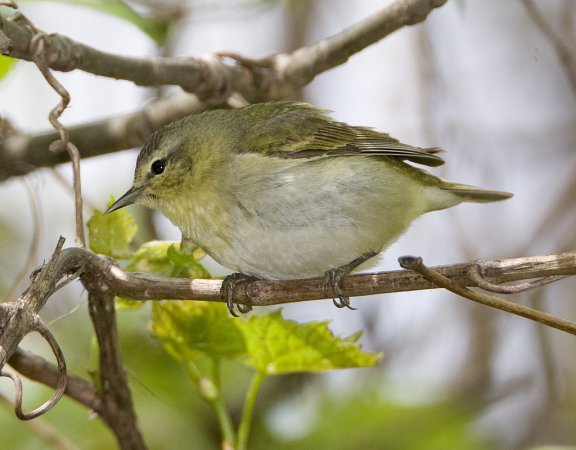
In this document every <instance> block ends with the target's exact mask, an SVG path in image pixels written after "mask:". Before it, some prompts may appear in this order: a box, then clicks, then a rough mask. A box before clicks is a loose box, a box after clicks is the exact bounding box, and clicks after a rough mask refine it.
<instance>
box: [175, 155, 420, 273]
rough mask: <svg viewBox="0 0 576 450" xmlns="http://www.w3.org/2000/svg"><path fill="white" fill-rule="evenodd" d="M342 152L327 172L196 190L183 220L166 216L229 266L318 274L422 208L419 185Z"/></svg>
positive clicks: (394, 234)
mask: <svg viewBox="0 0 576 450" xmlns="http://www.w3.org/2000/svg"><path fill="white" fill-rule="evenodd" d="M346 159H347V161H344V159H343V160H342V165H338V164H334V162H335V161H334V160H332V161H330V164H331V166H333V167H332V174H331V176H330V178H329V179H322V175H321V174H320V176H319V172H318V171H317V170H312V169H313V167H310V170H297V171H293V170H283V171H282V172H276V173H274V172H272V173H271V172H268V174H267V176H266V177H259V178H255V177H251V178H249V179H248V181H247V182H244V183H243V184H240V185H239V187H236V189H235V190H234V191H232V192H231V193H230V192H229V193H228V194H227V195H223V194H222V193H214V195H213V196H212V198H211V199H210V198H209V196H208V194H206V196H205V197H202V198H199V197H198V196H197V197H196V198H195V199H193V200H191V202H190V210H191V211H192V214H190V216H189V217H187V218H186V220H185V223H181V224H179V223H177V222H176V221H174V220H173V221H174V222H175V223H176V225H178V226H179V227H180V228H181V229H182V231H183V233H184V234H185V235H187V236H189V237H190V238H191V239H192V240H194V241H195V242H196V243H197V244H198V245H199V246H201V247H203V248H204V249H205V250H206V251H207V253H208V254H210V256H212V257H213V258H214V259H215V260H216V261H218V262H219V263H221V264H222V265H224V266H226V267H228V268H230V269H232V270H235V271H238V272H241V273H245V274H250V275H254V276H257V277H260V278H266V279H298V278H311V277H318V276H322V275H323V274H324V273H325V272H326V271H327V270H329V269H333V268H335V267H340V266H342V265H344V264H347V263H349V262H350V261H352V260H354V259H355V258H357V257H359V256H360V255H362V254H364V253H366V252H375V253H378V252H380V251H382V250H384V249H385V248H386V247H387V246H389V245H390V244H391V243H392V242H393V241H395V240H396V239H397V238H398V237H399V236H400V234H401V233H403V232H404V231H405V229H406V228H407V227H408V226H409V225H410V223H411V222H412V221H413V220H414V219H415V218H416V217H418V216H419V215H420V214H422V213H423V212H425V208H424V207H423V206H422V205H420V204H417V203H414V202H413V201H412V199H413V198H418V196H416V195H414V194H416V193H417V192H418V191H419V190H421V189H422V187H421V186H420V185H418V184H417V183H412V182H411V180H405V181H406V182H404V183H403V182H402V181H403V180H402V179H401V178H400V179H398V174H396V173H387V172H386V169H384V170H378V171H373V172H370V170H369V168H368V170H366V169H367V167H366V164H365V162H364V161H363V160H360V161H359V163H358V164H355V161H351V160H350V159H348V158H346ZM336 162H337V161H336ZM344 163H345V164H344ZM328 175H330V174H328ZM387 178H390V179H387ZM392 179H393V180H394V181H393V182H392V181H391V180H392ZM216 194H218V195H219V197H217V198H216V197H215V195H216ZM216 205H217V206H216ZM221 206H225V207H221Z"/></svg>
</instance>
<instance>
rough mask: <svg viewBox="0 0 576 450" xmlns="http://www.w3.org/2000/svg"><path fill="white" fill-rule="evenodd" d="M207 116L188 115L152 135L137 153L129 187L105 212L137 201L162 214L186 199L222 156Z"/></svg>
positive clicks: (220, 160)
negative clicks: (132, 180) (132, 177)
mask: <svg viewBox="0 0 576 450" xmlns="http://www.w3.org/2000/svg"><path fill="white" fill-rule="evenodd" d="M207 119H208V120H207ZM209 119H210V116H209V115H208V114H206V113H205V114H199V115H191V116H188V117H185V118H184V119H181V120H179V121H177V122H173V123H171V124H169V125H166V126H165V127H163V128H161V129H160V130H158V131H157V132H155V133H154V134H152V136H150V138H149V139H148V141H147V142H146V143H145V144H144V147H142V150H141V151H140V154H139V155H138V160H137V161H136V169H135V171H134V182H133V183H132V187H131V188H130V189H129V190H128V191H127V192H126V193H125V194H124V195H122V196H121V197H120V198H119V199H118V200H117V201H116V202H115V203H114V204H113V205H112V206H110V207H109V208H108V210H107V211H106V212H107V213H109V212H112V211H116V210H117V209H120V208H123V207H125V206H128V205H131V204H133V203H137V204H141V205H144V206H148V207H149V208H153V209H156V210H159V211H161V212H163V213H164V214H166V213H167V212H168V211H169V210H170V209H171V208H174V207H175V205H177V204H178V203H180V202H181V200H182V198H183V196H186V197H187V198H190V196H192V195H193V193H194V186H195V185H196V186H199V185H201V184H202V183H204V182H205V179H206V177H207V176H209V174H210V173H211V172H212V171H213V170H215V169H217V168H218V166H219V165H220V164H221V163H222V160H223V158H224V156H225V155H224V154H223V153H224V152H223V150H222V149H223V148H225V147H226V145H222V144H223V142H221V140H219V139H218V138H217V135H216V134H215V133H214V129H213V121H212V120H209ZM216 125H217V121H216ZM168 215H169V214H168Z"/></svg>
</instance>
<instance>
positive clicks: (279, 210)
mask: <svg viewBox="0 0 576 450" xmlns="http://www.w3.org/2000/svg"><path fill="white" fill-rule="evenodd" d="M439 151H440V149H438V148H420V147H413V146H411V145H407V144H403V143H401V142H399V141H398V140H396V139H394V138H392V137H391V136H389V135H388V134H385V133H380V132H377V131H375V130H373V129H371V128H366V127H357V126H351V125H348V124H345V123H342V122H337V121H334V120H333V119H331V118H330V117H329V116H328V115H327V113H326V111H324V110H321V109H318V108H316V107H314V106H312V105H309V104H305V103H296V102H288V101H283V102H270V103H260V104H254V105H250V106H246V107H244V108H240V109H233V110H224V109H221V110H213V111H208V112H204V113H202V114H194V115H190V116H188V117H185V118H183V119H181V120H179V121H177V122H173V123H171V124H169V125H167V126H165V127H163V128H162V129H160V130H158V131H157V132H155V133H154V134H153V135H152V136H151V137H150V138H149V139H148V141H147V142H146V144H145V145H144V147H143V148H142V150H141V152H140V154H139V156H138V160H137V163H136V170H135V175H134V183H133V185H132V187H131V188H130V189H129V190H128V192H126V193H125V194H124V195H123V196H122V197H120V198H119V199H118V200H117V201H116V202H115V203H114V204H113V205H112V206H110V208H109V209H108V211H107V212H111V211H115V210H117V209H119V208H123V207H125V206H127V205H130V204H132V203H137V204H142V205H145V206H148V207H150V208H153V209H155V210H157V211H160V212H161V213H162V214H164V215H165V216H166V217H168V218H169V219H170V220H171V221H172V222H173V223H174V224H175V225H176V226H177V227H178V228H180V230H181V231H182V235H183V237H185V238H188V239H191V240H192V241H193V242H194V243H196V244H197V245H198V246H200V247H202V248H203V249H204V250H205V251H206V252H207V253H208V254H209V255H210V256H212V257H213V258H214V259H215V260H216V261H218V262H219V263H221V264H222V265H224V266H226V267H228V268H230V269H233V270H235V271H238V272H239V274H241V275H238V274H235V275H232V276H230V277H228V278H227V279H226V280H224V283H223V294H224V295H225V297H226V300H227V303H228V308H229V309H230V311H231V313H233V314H234V308H233V295H232V294H233V287H234V285H235V284H236V283H237V282H239V280H240V281H241V280H244V279H246V278H250V277H256V278H263V279H272V280H287V279H299V278H312V277H319V276H322V277H323V282H322V286H323V287H324V290H325V292H326V293H327V295H328V296H333V297H337V298H338V300H335V304H336V305H337V306H339V307H344V306H347V307H349V306H350V303H349V298H348V297H347V296H346V295H345V294H344V293H343V292H342V290H341V288H340V280H341V278H342V277H344V276H346V275H347V274H349V273H350V272H351V271H352V270H354V269H355V268H357V267H358V266H359V265H360V264H362V263H364V262H366V261H367V260H369V259H370V258H372V257H374V256H376V255H377V254H378V253H380V252H382V251H383V250H385V249H386V248H387V247H388V246H389V245H390V244H392V243H393V242H394V241H395V240H396V239H397V238H398V237H399V236H400V235H401V234H402V233H403V232H404V231H405V230H406V229H407V228H408V226H409V225H410V224H411V223H412V221H413V220H414V219H416V218H417V217H419V216H420V215H422V214H424V213H426V212H429V211H434V210H439V209H445V208H450V207H452V206H455V205H457V204H459V203H461V202H478V203H485V202H494V201H499V200H504V199H507V198H510V197H511V196H512V194H509V193H507V192H500V191H494V190H488V189H481V188H478V187H474V186H469V185H465V184H459V183H453V182H450V181H446V180H443V179H440V178H438V177H435V176H433V175H431V174H429V173H428V172H425V171H423V170H421V169H418V168H416V167H413V166H412V165H410V164H407V163H406V162H405V161H408V162H410V163H416V164H423V165H427V166H438V165H441V164H443V163H444V161H443V160H442V159H441V158H440V157H439V156H438V155H437V153H438V152H439Z"/></svg>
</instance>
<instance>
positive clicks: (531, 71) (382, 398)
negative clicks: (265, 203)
mask: <svg viewBox="0 0 576 450" xmlns="http://www.w3.org/2000/svg"><path fill="white" fill-rule="evenodd" d="M388 3H391V2H390V1H388V2H381V1H376V0H359V1H354V2H350V1H345V0H310V1H304V0H233V1H218V0H213V1H210V0H165V1H149V0H138V1H131V2H129V3H125V2H121V1H115V0H93V1H85V0H83V1H65V2H50V1H26V2H21V3H19V4H20V6H21V8H22V10H23V11H24V13H25V14H26V15H27V16H28V17H29V18H30V19H31V20H32V21H33V23H35V24H36V25H37V26H38V27H39V28H40V29H42V30H44V31H46V32H58V33H61V34H64V35H67V36H70V37H72V38H74V39H77V40H79V41H81V42H84V43H87V44H89V45H92V46H94V47H96V48H99V49H102V50H105V51H110V52H114V53H122V54H132V55H143V56H148V55H175V56H176V55H195V56H196V55H201V54H204V53H207V52H210V51H214V50H222V49H226V50H232V51H236V52H238V53H240V54H243V55H245V56H255V57H258V56H262V55H265V54H269V53H271V52H282V51H289V50H292V49H295V48H297V47H299V46H301V45H305V44H309V43H312V42H316V41H317V40H318V39H321V38H323V37H326V36H329V35H331V34H334V33H336V32H338V31H340V30H341V29H343V28H345V27H347V26H350V25H351V24H353V23H354V22H356V21H358V20H360V19H361V18H363V17H366V16H368V15H369V14H371V13H373V12H375V11H377V10H379V9H380V8H382V7H383V6H384V4H388ZM4 12H6V11H5V10H3V13H4ZM575 21H576V3H575V2H573V0H532V1H529V0H510V1H507V2H502V1H499V0H459V1H456V0H453V1H450V2H448V4H447V5H445V6H444V7H442V8H440V9H438V10H435V11H434V12H433V13H432V14H431V15H430V17H429V19H428V20H427V21H426V22H425V23H424V24H421V25H418V26H417V27H411V28H406V29H402V30H400V31H398V32H396V33H395V34H393V35H392V36H390V37H389V38H387V39H385V40H384V41H382V42H380V43H378V44H376V45H374V46H372V47H370V48H368V49H367V50H365V51H363V52H362V53H360V54H358V55H356V56H354V57H353V58H351V59H350V61H349V62H348V63H347V64H346V65H344V66H342V67H338V68H336V69H334V70H332V71H330V72H327V73H325V74H322V75H320V76H319V77H318V78H317V79H316V80H315V81H314V82H313V83H311V84H310V85H309V86H308V87H306V88H305V89H304V90H303V91H302V93H301V98H302V99H304V100H306V101H310V102H312V103H315V104H317V105H319V106H321V107H325V108H329V109H331V110H333V111H334V117H335V118H337V119H339V120H344V121H347V122H350V123H352V124H357V125H366V126H373V127H376V128H378V129H380V130H383V131H387V132H389V133H391V134H392V135H393V136H396V137H398V138H400V139H402V140H404V141H407V142H409V143H413V144H416V145H424V146H442V147H443V148H445V149H447V153H446V155H445V157H446V159H447V164H446V165H445V166H443V167H442V168H440V169H439V170H435V173H437V174H439V175H441V176H443V177H446V178H449V179H454V180H460V181H462V182H466V183H470V184H477V185H485V186H487V187H493V188H497V189H502V190H508V191H512V192H514V193H515V194H516V197H515V198H514V199H513V200H511V201H508V202H505V203H502V204H495V205H486V206H475V205H465V206H461V207H458V208H455V209H453V210H449V211H446V212H442V213H439V214H431V215H428V216H426V217H424V218H422V219H420V220H419V222H418V223H416V224H415V225H414V226H413V227H412V229H411V230H410V231H409V232H408V233H406V235H405V236H404V237H403V238H402V239H401V240H400V241H399V242H398V243H397V244H396V245H395V246H393V247H392V248H391V249H389V250H388V252H387V253H386V255H385V256H384V258H383V260H382V265H381V269H383V270H386V269H396V268H397V264H396V259H397V257H398V256H400V255H403V254H417V255H420V256H423V257H424V260H425V261H426V262H427V263H428V264H432V265H434V264H449V263H452V262H458V261H463V260H471V259H476V258H505V257H515V256H528V255H537V254H546V253H554V252H561V251H564V250H574V248H575V247H576V233H575V232H574V230H575V229H576V208H575V206H576V204H575V203H576V178H575V177H574V173H575V169H576V153H575V152H574V149H575V148H576V127H574V124H575V121H576V86H574V79H575V78H574V72H575V71H576V68H575V67H576V66H575V64H574V62H573V61H574V60H575V58H576V56H575V55H576V23H575ZM120 37H121V38H120ZM562 55H564V56H562ZM566 55H568V57H566ZM56 76H57V78H58V79H59V80H60V81H61V82H62V83H63V84H64V86H66V88H67V89H69V91H70V93H71V95H72V104H71V107H70V108H69V109H68V110H67V111H66V113H65V114H64V116H63V118H62V120H63V122H64V124H66V125H73V124H78V123H84V122H88V121H93V120H98V119H101V118H104V117H109V116H113V115H118V114H123V113H128V112H132V111H134V110H138V109H140V108H141V107H142V105H143V104H144V103H145V102H147V101H149V100H150V99H153V98H156V97H158V96H163V95H166V94H168V93H170V92H172V91H174V90H175V89H173V88H158V89H144V88H139V87H136V86H134V85H132V84H131V83H129V82H124V81H115V80H109V79H103V78H98V77H94V76H91V75H89V74H84V73H77V72H71V73H56ZM0 77H2V80H1V81H0V114H1V115H2V116H3V118H5V119H7V120H9V121H10V123H11V125H12V126H14V127H17V128H18V129H22V130H25V131H29V132H34V131H40V130H45V129H47V128H48V127H49V124H48V120H47V114H48V111H49V110H50V109H51V108H52V107H53V105H54V104H55V103H56V101H57V97H56V95H55V94H54V93H53V92H52V91H51V90H50V88H49V87H48V86H47V84H46V83H45V81H44V80H43V79H42V78H41V76H40V74H39V73H38V72H37V69H35V67H33V65H32V64H29V63H24V62H17V63H16V64H14V62H13V61H12V60H10V59H9V58H4V57H0ZM5 126H7V122H2V124H0V137H1V133H2V131H1V130H2V127H5ZM135 156H136V150H131V151H126V152H120V153H118V154H115V155H108V156H104V157H99V158H93V159H90V160H85V161H83V162H82V170H83V172H82V176H83V189H84V193H85V198H86V200H87V206H86V217H88V216H90V215H91V207H93V206H96V207H98V208H99V209H103V208H104V206H105V204H106V202H107V200H108V199H109V197H110V195H118V194H119V193H121V192H124V191H125V190H126V188H127V187H128V186H129V184H130V182H131V177H132V173H131V172H132V167H133V166H134V162H135ZM70 172H71V171H70V167H69V166H68V165H63V166H61V167H57V168H56V169H55V171H52V170H41V171H37V172H35V173H33V174H32V175H31V176H30V177H29V179H30V182H31V183H32V185H33V189H34V191H35V194H36V196H37V199H38V202H39V204H40V216H41V218H42V233H41V237H40V239H39V242H38V244H39V251H38V256H37V258H36V261H35V264H40V263H41V262H42V260H44V259H45V258H46V257H47V256H48V255H49V254H50V253H51V251H52V249H53V247H54V245H55V242H56V239H57V237H58V236H59V235H64V236H66V237H67V239H68V243H72V242H73V240H74V238H73V237H74V223H73V201H72V197H71V195H70V189H69V187H68V186H67V183H68V184H69V180H70V178H71V175H70ZM62 179H64V181H66V182H64V183H63V182H62ZM0 201H1V202H2V205H3V207H2V208H1V209H0V248H2V252H0V293H1V294H2V296H3V297H5V296H6V295H8V292H9V290H10V288H11V286H12V283H13V281H14V279H16V278H17V274H18V273H19V272H20V270H21V268H22V267H23V266H24V265H25V264H26V259H27V254H28V248H29V247H30V245H31V241H32V240H33V239H38V237H37V236H36V235H35V234H34V229H33V228H34V227H33V220H32V216H33V214H32V213H31V208H30V206H29V205H30V203H31V202H30V201H29V199H28V194H27V189H26V188H25V186H24V183H23V182H22V180H21V179H17V178H14V179H10V180H8V181H6V182H4V183H3V184H1V185H0ZM133 212H134V213H135V214H137V215H138V223H139V225H140V232H139V235H138V237H137V238H138V239H139V240H140V241H141V242H143V241H146V240H148V239H151V238H156V237H158V238H162V239H173V240H177V239H178V238H179V236H178V233H177V231H176V229H175V228H173V227H172V226H171V225H170V224H168V223H167V222H166V221H165V220H164V219H163V218H161V217H156V216H152V215H151V214H150V213H149V212H148V211H145V210H143V209H142V208H140V209H139V208H134V209H133ZM208 268H209V270H210V271H211V273H213V274H214V275H216V276H219V275H224V274H226V273H227V272H226V271H225V270H224V269H223V268H221V267H218V266H217V265H216V264H215V263H210V262H208ZM25 285H26V281H25V280H24V281H23V282H22V283H21V284H20V286H18V289H19V290H18V289H16V291H15V292H16V293H17V294H19V293H20V292H21V290H22V289H23V288H24V287H25ZM575 290H576V283H575V281H574V280H570V279H569V280H565V281H562V282H560V283H556V284H553V285H550V286H548V287H546V288H542V289H539V290H537V291H534V292H530V293H525V294H518V295H514V296H513V298H514V299H515V300H516V301H518V302H522V303H524V304H529V305H532V306H536V307H539V308H542V309H545V310H548V311H550V312H552V313H554V314H556V315H559V316H561V317H565V318H571V319H574V318H575V317H576V303H575V301H574V300H575V294H574V292H575ZM353 301H354V304H355V306H357V307H358V308H359V310H358V311H356V312H352V311H339V310H336V308H334V307H333V306H332V305H331V302H330V301H326V302H308V303H304V304H300V305H289V306H286V307H285V308H284V314H285V315H286V316H287V317H289V318H292V319H295V320H298V321H309V320H326V319H330V320H332V323H331V328H332V329H333V330H334V331H335V332H337V333H342V334H350V333H353V332H355V331H357V330H359V329H362V330H364V335H363V338H362V343H363V346H364V348H365V349H366V350H368V351H373V352H383V353H384V360H383V361H382V362H381V363H380V364H379V366H378V367H377V368H374V369H359V370H346V371H342V372H338V373H334V374H330V375H325V374H324V375H307V374H299V375H284V376H278V377H274V378H271V379H269V380H267V382H266V383H265V384H264V386H263V388H262V391H261V393H260V396H259V399H258V403H257V411H256V418H255V422H254V430H253V433H252V435H251V441H250V442H251V448H254V449H258V448H275V449H293V448H294V449H295V448H334V449H348V448H350V449H352V448H377V449H463V448H465V449H488V448H490V449H494V448H501V449H525V448H537V447H539V446H548V445H556V446H565V447H570V446H574V445H576V427H574V423H575V422H576V389H575V388H574V386H576V358H574V350H573V349H574V338H573V337H570V336H568V335H564V334H562V333H559V332H557V331H552V330H549V329H546V328H544V327H542V326H540V325H535V324H533V323H530V322H528V321H525V320H523V319H520V318H516V317H510V316H507V315H505V314H503V313H500V312H495V311H490V310H488V309H486V308H484V307H481V306H478V305H472V304H469V303H468V302H466V301H463V300H461V299H458V298H456V297H454V296H452V295H451V294H448V293H446V292H436V291H428V292H417V293H416V292H415V293H405V294H397V295H387V296H383V297H374V298H362V299H355V300H353ZM43 317H44V320H45V321H46V322H48V323H50V328H51V330H52V331H53V332H54V333H55V335H56V337H57V339H58V340H59V342H60V344H61V346H62V347H63V350H64V352H65V354H66V357H67V361H68V364H69V367H70V370H72V371H73V372H74V373H76V374H78V375H81V376H85V377H90V373H91V371H93V370H94V368H95V362H94V361H95V354H94V353H95V350H94V348H93V346H94V344H93V340H92V331H91V325H90V321H89V319H88V314H87V311H86V300H85V297H83V295H82V289H81V287H80V286H79V285H78V284H75V285H73V286H70V287H69V288H67V289H66V290H64V291H61V292H59V293H58V294H57V295H56V296H54V297H53V298H52V299H51V300H50V302H49V304H48V305H47V307H46V308H45V310H44V311H43ZM149 321H150V310H149V306H148V305H147V306H145V307H144V308H141V309H139V310H121V311H120V313H119V330H120V335H121V339H122V350H123V354H124V357H125V362H126V370H127V372H128V373H129V376H130V380H131V385H132V388H133V392H134V397H135V402H136V408H137V411H138V414H139V418H140V424H141V428H142V430H143V432H144V434H145V438H146V440H147V442H148V444H149V445H150V448H153V449H155V448H158V449H160V448H171V449H184V448H186V449H188V448H198V449H203V448H216V447H217V446H218V443H219V431H218V428H217V425H216V421H215V419H214V417H213V416H212V414H211V411H210V410H209V407H208V406H207V405H206V404H205V403H204V402H203V401H202V400H200V399H199V398H198V396H197V395H196V392H195V390H194V387H193V385H192V383H191V382H190V380H189V378H188V377H187V375H186V373H185V371H184V370H183V368H182V367H181V366H180V365H179V363H177V362H176V361H174V360H173V359H172V358H170V357H169V356H168V355H167V354H166V353H165V352H164V350H163V349H162V345H161V343H160V342H158V341H157V340H155V339H154V338H152V337H151V334H150V332H149V328H148V327H149ZM24 347H25V348H28V349H31V350H33V351H34V352H37V353H39V354H41V355H43V356H45V357H46V358H48V359H51V356H50V352H49V350H48V349H47V348H46V345H45V344H43V343H42V342H41V340H40V339H38V338H37V337H36V336H33V335H32V336H29V337H27V338H26V340H25V342H24ZM223 378H224V379H225V380H227V382H226V383H225V389H226V398H227V401H228V402H229V407H230V409H231V410H232V411H233V412H236V417H238V415H239V414H240V408H241V405H242V401H243V398H244V390H245V386H246V383H247V380H248V378H249V373H248V371H247V370H246V369H244V368H239V367H237V366H232V365H230V366H226V367H225V370H224V373H223ZM0 392H1V393H2V394H3V395H4V396H5V397H7V398H11V396H12V395H13V394H12V392H13V389H12V386H11V385H10V383H9V382H8V381H4V380H0ZM49 395H50V390H49V389H47V388H44V387H42V386H38V385H37V384H34V383H28V382H27V383H25V405H27V406H28V407H33V406H36V405H37V404H39V403H41V402H42V401H44V399H46V398H48V396H49ZM0 444H1V445H2V447H3V448H18V449H38V448H82V449H105V448H111V447H113V446H114V440H113V438H112V437H111V435H110V433H109V432H108V431H107V430H106V429H105V427H104V426H103V425H102V424H101V423H100V422H99V420H98V419H97V418H95V417H93V416H92V415H91V413H90V411H86V410H85V409H84V408H83V407H81V406H79V405H77V404H75V403H74V402H73V401H71V400H69V399H64V400H63V401H62V402H61V403H60V404H59V405H58V406H57V407H56V408H55V409H54V410H52V411H51V412H50V413H48V414H47V415H46V416H44V417H42V418H40V419H37V420H34V421H31V422H26V423H24V422H20V421H18V420H17V419H16V418H15V417H14V414H13V412H12V410H11V407H10V406H9V405H8V404H7V402H3V406H2V408H0ZM570 448H576V447H570Z"/></svg>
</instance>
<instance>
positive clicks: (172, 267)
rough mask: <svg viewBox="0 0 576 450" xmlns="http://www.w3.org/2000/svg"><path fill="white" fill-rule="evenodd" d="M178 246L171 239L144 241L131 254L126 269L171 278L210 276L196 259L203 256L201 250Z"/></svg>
mask: <svg viewBox="0 0 576 450" xmlns="http://www.w3.org/2000/svg"><path fill="white" fill-rule="evenodd" d="M179 246H180V244H176V243H174V242H172V241H150V242H146V243H145V244H142V245H141V246H140V248H139V249H138V250H137V251H136V252H135V253H134V254H133V255H132V257H131V261H130V262H129V263H128V265H127V266H126V270H129V271H130V272H143V273H149V274H154V275H158V276H161V277H171V278H174V277H182V278H212V277H211V275H210V273H209V272H208V271H207V270H206V269H205V268H204V267H203V266H202V265H201V264H200V263H199V262H198V260H197V258H201V257H202V256H204V253H203V252H202V251H198V250H197V249H183V250H180V249H179Z"/></svg>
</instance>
